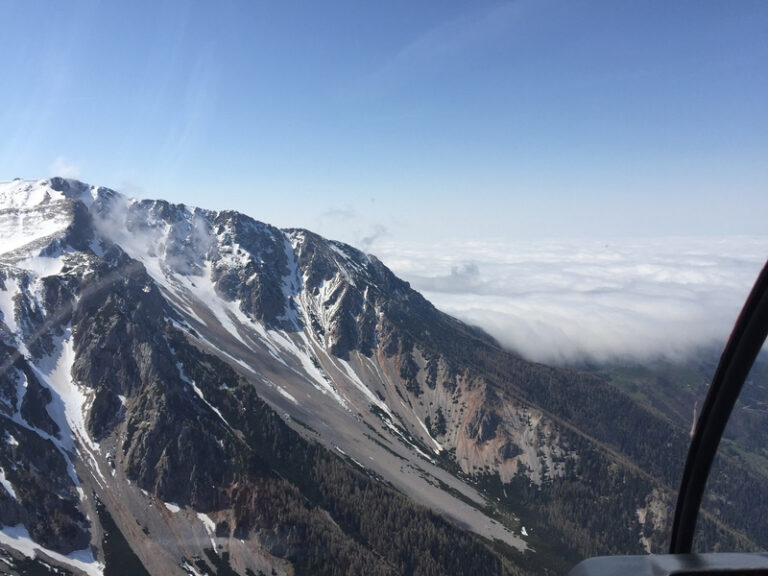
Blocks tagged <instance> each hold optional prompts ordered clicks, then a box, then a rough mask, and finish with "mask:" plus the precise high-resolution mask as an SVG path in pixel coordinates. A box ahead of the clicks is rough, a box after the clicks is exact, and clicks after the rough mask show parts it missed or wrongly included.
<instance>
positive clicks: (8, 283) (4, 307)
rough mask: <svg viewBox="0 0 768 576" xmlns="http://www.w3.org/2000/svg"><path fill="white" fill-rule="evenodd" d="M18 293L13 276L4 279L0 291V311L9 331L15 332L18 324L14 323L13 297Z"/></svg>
mask: <svg viewBox="0 0 768 576" xmlns="http://www.w3.org/2000/svg"><path fill="white" fill-rule="evenodd" d="M18 293H19V285H18V283H17V282H16V280H15V279H13V278H6V279H5V290H2V291H0V313H2V315H3V318H2V320H3V322H4V323H5V325H6V326H7V327H8V329H9V330H10V331H11V333H15V332H16V331H17V330H18V329H19V326H18V324H16V315H15V313H14V307H15V306H14V302H13V297H14V296H16V294H18Z"/></svg>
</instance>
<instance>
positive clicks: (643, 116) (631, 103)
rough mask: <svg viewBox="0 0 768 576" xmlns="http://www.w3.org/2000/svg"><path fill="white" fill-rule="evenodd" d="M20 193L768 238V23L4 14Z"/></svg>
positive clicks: (764, 6) (261, 213)
mask: <svg viewBox="0 0 768 576" xmlns="http://www.w3.org/2000/svg"><path fill="white" fill-rule="evenodd" d="M0 26H1V27H2V33H0V180H8V179H11V178H14V177H17V176H18V177H23V178H35V177H45V176H50V175H53V174H63V175H67V176H78V177H79V178H81V179H83V180H85V181H88V182H90V183H93V184H102V185H106V186H110V187H112V188H116V189H118V190H121V191H123V192H126V193H128V194H130V195H134V196H140V197H162V198H166V199H168V200H172V201H176V202H186V203H189V204H194V205H199V206H203V207H209V208H215V209H220V208H233V209H238V210H240V211H243V212H246V213H248V214H250V215H252V216H254V217H256V218H258V219H260V220H265V221H268V222H271V223H274V224H277V225H279V226H302V227H307V228H310V229H314V230H316V231H318V232H320V233H322V234H324V235H327V236H330V237H334V238H339V239H342V240H346V241H348V242H351V243H354V244H357V245H358V246H361V247H364V248H368V249H370V250H371V251H374V252H375V245H376V241H378V240H379V239H389V240H409V239H416V240H424V239H430V238H433V239H437V240H440V239H444V238H452V239H454V240H455V239H473V238H486V237H494V238H503V237H532V236H533V237H535V236H565V237H568V236H583V235H589V236H607V237H609V236H625V235H631V236H658V235H677V234H683V235H690V234H695V235H702V234H703V235H706V234H734V233H747V234H764V233H766V232H768V223H767V220H766V217H767V216H768V2H764V1H760V0H758V1H737V0H724V1H704V0H695V1H683V0H681V1H672V2H670V1H669V0H659V1H653V0H648V1H634V2H616V1H615V0H609V1H586V2H585V1H579V0H536V1H529V0H521V1H512V2H486V1H477V0H473V1H467V2H452V1H443V0H440V1H434V2H414V1H412V0H407V1H403V2H400V1H387V2H366V1H359V0H358V1H354V2H352V1H350V2H335V1H334V2H315V1H307V2H302V3H297V2H290V1H285V2H284V1H281V2H255V1H253V2H251V1H242V2H228V1H216V2H180V1H162V0H158V1H152V2H117V1H115V2H111V1H110V2H107V1H104V2H94V1H84V2H77V1H73V2H58V1H50V2H44V1H42V0H40V1H38V0H32V1H21V0H19V1H11V0H0Z"/></svg>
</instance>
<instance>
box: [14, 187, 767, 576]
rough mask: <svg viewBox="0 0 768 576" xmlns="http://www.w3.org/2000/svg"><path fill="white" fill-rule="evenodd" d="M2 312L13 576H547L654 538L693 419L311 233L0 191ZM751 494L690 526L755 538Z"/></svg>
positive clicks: (157, 207)
mask: <svg viewBox="0 0 768 576" xmlns="http://www.w3.org/2000/svg"><path fill="white" fill-rule="evenodd" d="M0 315H1V316H0V336H1V339H0V434H2V441H0V484H1V485H2V486H0V524H1V525H2V527H0V562H1V563H2V570H5V571H7V572H8V573H11V574H48V573H59V574H61V573H70V574H83V573H85V574H107V575H109V574H190V575H194V574H220V575H229V574H241V575H250V574H533V573H545V572H552V573H557V572H562V571H563V570H565V568H566V567H567V566H568V565H569V564H570V563H571V562H573V561H575V560H577V559H578V558H580V557H582V556H584V555H588V554H596V553H610V552H625V553H631V552H642V551H644V550H647V551H657V550H659V549H661V548H662V547H663V546H664V544H665V542H666V537H667V530H668V525H669V522H668V518H669V514H670V509H671V506H672V504H673V494H674V492H675V489H676V485H677V481H678V480H677V479H678V474H679V468H680V466H681V463H682V459H683V457H684V453H685V448H686V445H687V434H686V430H685V429H684V427H682V426H677V425H676V424H673V423H672V422H671V421H670V420H669V419H667V418H666V417H664V416H662V415H660V414H659V413H657V412H655V411H652V410H649V409H647V408H645V407H643V406H642V405H641V404H638V403H636V402H635V401H634V400H633V399H632V398H631V397H630V396H628V395H626V394H625V393H624V392H622V391H620V390H619V389H618V388H616V387H614V386H613V385H612V384H610V383H609V382H606V381H605V380H602V379H599V378H596V377H594V376H590V375H587V374H584V373H581V372H576V371H571V370H562V369H554V368H548V367H545V366H541V365H537V364H532V363H528V362H526V361H524V360H522V359H520V358H518V357H517V356H515V355H514V354H512V353H510V352H507V351H504V350H502V349H501V348H500V347H499V345H498V344H497V343H496V342H495V341H494V340H493V339H491V338H490V337H489V336H487V335H486V334H484V333H483V332H482V331H480V330H478V329H476V328H473V327H470V326H467V325H465V324H463V323H461V322H459V321H457V320H455V319H453V318H451V317H449V316H447V315H445V314H443V313H441V312H439V311H438V310H436V309H435V308H434V307H433V306H432V305H431V304H429V302H427V301H426V300H425V299H424V298H423V297H422V296H421V295H419V294H418V293H417V292H415V291H413V290H412V289H411V288H410V286H409V285H408V284H407V283H406V282H403V281H402V280H400V279H398V278H397V277H395V276H394V275H393V274H392V273H391V272H390V271H389V270H388V269H387V268H386V267H385V266H384V265H383V264H382V263H381V262H380V261H378V260H377V259H376V258H375V257H374V256H371V255H366V254H363V253H362V252H360V251H358V250H356V249H354V248H352V247H350V246H347V245H345V244H341V243H338V242H333V241H329V240H325V239H323V238H321V237H319V236H317V235H315V234H313V233H311V232H308V231H305V230H296V229H289V230H279V229H277V228H274V227H272V226H269V225H268V224H264V223H261V222H258V221H256V220H253V219H252V218H250V217H248V216H245V215H243V214H240V213H237V212H231V211H224V212H214V211H208V210H202V209H199V208H190V207H186V206H184V205H174V204H169V203H167V202H163V201H150V200H143V201H137V200H131V199H128V198H125V197H123V196H121V195H120V194H118V193H116V192H114V191H111V190H108V189H105V188H99V187H94V186H89V185H87V184H83V183H81V182H77V181H73V180H64V179H58V178H54V179H50V180H41V181H21V180H17V181H13V182H9V183H5V184H0ZM728 466H729V469H730V470H731V473H733V471H734V470H736V471H738V472H739V474H741V475H742V476H741V477H743V478H744V479H745V480H744V481H745V482H746V483H747V484H746V485H748V486H749V489H750V490H751V498H752V503H753V502H754V501H756V500H757V499H761V500H759V501H763V502H764V501H768V494H765V492H766V491H767V489H766V486H767V484H766V482H765V478H764V477H763V476H762V475H761V473H760V472H759V470H755V469H754V468H753V467H750V466H747V465H746V464H745V463H744V462H741V461H739V460H738V459H736V458H734V459H732V461H729V462H728ZM754 510H755V507H754V506H753V505H751V504H750V502H749V501H747V499H746V498H736V499H733V500H725V499H724V501H723V502H718V505H717V508H716V509H715V508H713V509H712V510H711V511H710V512H708V513H707V514H705V517H704V519H703V531H702V534H703V538H704V540H705V541H706V543H712V542H717V543H718V545H720V546H723V547H730V548H734V549H738V548H746V547H765V546H766V545H768V532H767V531H766V528H765V527H763V526H761V525H760V524H761V523H760V516H759V515H756V514H755V512H754ZM55 571H58V572H55Z"/></svg>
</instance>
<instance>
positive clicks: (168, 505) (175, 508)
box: [163, 502, 181, 514]
mask: <svg viewBox="0 0 768 576" xmlns="http://www.w3.org/2000/svg"><path fill="white" fill-rule="evenodd" d="M163 505H164V506H165V507H166V508H168V510H170V511H171V512H173V513H174V514H176V513H177V512H180V511H181V508H180V507H179V505H178V504H176V503H175V502H163Z"/></svg>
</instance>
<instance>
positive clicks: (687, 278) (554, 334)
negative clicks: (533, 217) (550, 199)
mask: <svg viewBox="0 0 768 576" xmlns="http://www.w3.org/2000/svg"><path fill="white" fill-rule="evenodd" d="M372 252H373V253H374V254H375V255H376V256H378V257H379V258H380V259H381V260H382V261H383V262H384V263H385V264H386V265H387V266H389V267H390V268H391V269H392V270H393V271H394V272H395V273H396V274H397V275H398V276H400V277H401V278H403V279H405V280H407V281H409V282H410V283H411V285H412V287H413V288H415V289H416V290H418V291H420V292H421V293H422V294H424V296H425V297H426V298H427V299H429V300H430V301H431V302H432V303H433V304H434V305H435V306H437V307H438V308H439V309H441V310H443V311H445V312H447V313H449V314H451V315H453V316H456V317H458V318H460V319H462V320H464V321H466V322H468V323H471V324H474V325H477V326H480V327H482V328H484V329H485V330H486V331H487V332H489V333H490V334H491V335H493V336H494V337H495V338H496V339H498V340H499V342H500V343H501V344H503V345H504V346H507V347H509V348H511V349H513V350H515V351H517V352H518V353H520V354H521V355H523V356H525V357H526V358H528V359H531V360H536V361H542V362H550V363H572V362H579V361H584V360H588V361H589V360H595V361H605V360H612V359H633V360H641V359H646V358H651V357H664V358H668V359H672V360H679V359H681V358H685V357H686V355H689V354H691V353H694V352H696V351H697V350H700V349H702V348H704V347H709V346H718V347H722V346H723V345H724V343H725V341H726V340H727V337H728V335H729V334H730V331H731V329H732V327H733V324H734V322H735V321H736V318H737V316H738V314H739V311H740V310H741V307H742V305H743V303H744V300H745V299H746V297H747V295H748V294H749V291H750V289H751V288H752V285H753V283H754V281H755V279H756V278H757V275H758V274H759V272H760V270H761V268H762V267H763V265H764V264H765V262H766V258H767V257H768V236H760V237H726V238H712V237H706V238H655V239H624V240H610V241H608V240H602V241H597V240H584V239H581V240H539V241H532V240H529V241H504V242H492V241H479V242H472V243H458V242H457V243H450V242H448V243H445V242H443V243H440V244H430V245H426V244H425V245H420V246H419V245H413V244H409V245H407V246H406V245H404V244H398V243H394V242H377V244H376V246H374V247H373V249H372Z"/></svg>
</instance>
